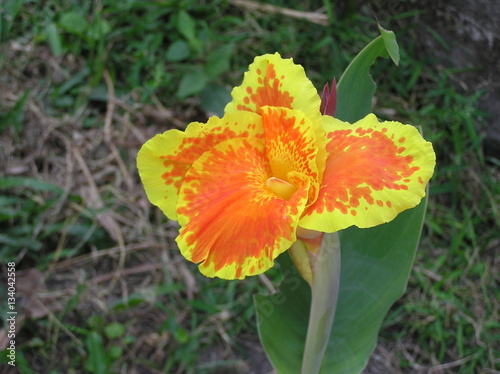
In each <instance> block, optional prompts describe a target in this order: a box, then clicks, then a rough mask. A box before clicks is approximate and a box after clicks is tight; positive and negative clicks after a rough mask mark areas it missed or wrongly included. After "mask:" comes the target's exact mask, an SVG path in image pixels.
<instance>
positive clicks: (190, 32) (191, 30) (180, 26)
mask: <svg viewBox="0 0 500 374" xmlns="http://www.w3.org/2000/svg"><path fill="white" fill-rule="evenodd" d="M176 26H177V31H179V33H180V34H181V35H182V36H183V37H184V38H186V40H187V41H189V42H192V41H194V40H196V22H195V20H194V19H193V18H192V17H191V16H190V15H189V13H187V12H186V11H184V10H181V11H180V12H179V14H178V15H177V25H176Z"/></svg>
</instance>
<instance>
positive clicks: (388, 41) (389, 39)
mask: <svg viewBox="0 0 500 374" xmlns="http://www.w3.org/2000/svg"><path fill="white" fill-rule="evenodd" d="M378 29H379V31H380V35H381V36H382V39H383V40H384V45H385V49H386V50H387V53H389V57H390V58H391V59H392V61H393V62H394V63H395V64H396V66H399V46H398V42H397V41H396V35H395V34H394V32H393V31H391V30H386V29H384V28H383V27H382V26H380V24H379V25H378Z"/></svg>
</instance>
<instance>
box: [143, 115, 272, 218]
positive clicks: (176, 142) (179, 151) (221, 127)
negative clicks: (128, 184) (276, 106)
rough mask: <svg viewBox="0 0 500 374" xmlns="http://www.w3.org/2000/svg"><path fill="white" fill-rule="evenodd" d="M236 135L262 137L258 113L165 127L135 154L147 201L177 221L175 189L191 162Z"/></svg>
mask: <svg viewBox="0 0 500 374" xmlns="http://www.w3.org/2000/svg"><path fill="white" fill-rule="evenodd" d="M237 137H255V138H262V137H263V132H262V121H261V118H260V116H258V115H256V114H254V113H249V112H243V113H233V114H227V115H225V116H224V117H223V118H218V117H211V118H210V119H209V120H208V122H207V123H206V124H203V123H199V122H193V123H190V124H189V125H188V126H187V128H186V131H185V132H181V131H179V130H168V131H166V132H164V133H163V134H158V135H156V136H155V137H153V138H151V139H150V140H148V141H147V142H146V143H145V144H144V145H143V146H142V148H141V149H140V150H139V153H138V155H137V169H138V170H139V175H140V177H141V180H142V183H143V185H144V189H145V190H146V194H147V196H148V199H149V201H151V203H152V204H154V205H156V206H158V207H159V208H160V209H161V210H162V211H163V213H165V215H166V216H167V217H168V218H170V219H173V220H177V213H176V205H177V198H178V194H179V189H180V187H181V184H182V181H183V179H184V175H185V174H186V172H187V171H188V170H189V168H190V167H191V165H192V164H193V162H194V161H196V160H197V159H198V158H199V157H200V156H201V155H202V154H203V153H205V152H206V151H208V150H210V149H212V148H213V147H214V146H215V145H217V144H219V143H220V142H222V141H225V140H228V139H233V138H237Z"/></svg>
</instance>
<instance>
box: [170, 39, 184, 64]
mask: <svg viewBox="0 0 500 374" xmlns="http://www.w3.org/2000/svg"><path fill="white" fill-rule="evenodd" d="M189 55H190V52H189V45H188V44H187V43H186V42H185V41H183V40H177V41H175V42H173V43H172V44H170V46H169V47H168V49H167V53H166V55H165V58H166V59H167V61H170V62H178V61H182V60H185V59H186V58H188V57H189Z"/></svg>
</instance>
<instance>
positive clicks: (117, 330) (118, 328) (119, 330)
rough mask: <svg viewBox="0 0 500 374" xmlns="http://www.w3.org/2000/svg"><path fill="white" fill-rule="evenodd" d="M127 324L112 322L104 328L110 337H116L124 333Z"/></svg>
mask: <svg viewBox="0 0 500 374" xmlns="http://www.w3.org/2000/svg"><path fill="white" fill-rule="evenodd" d="M124 332H125V326H123V325H122V324H121V323H118V322H112V323H110V324H109V325H107V326H106V327H105V328H104V333H105V334H106V336H107V337H108V338H109V339H116V338H119V337H120V336H122V335H123V333H124Z"/></svg>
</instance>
